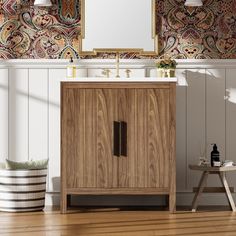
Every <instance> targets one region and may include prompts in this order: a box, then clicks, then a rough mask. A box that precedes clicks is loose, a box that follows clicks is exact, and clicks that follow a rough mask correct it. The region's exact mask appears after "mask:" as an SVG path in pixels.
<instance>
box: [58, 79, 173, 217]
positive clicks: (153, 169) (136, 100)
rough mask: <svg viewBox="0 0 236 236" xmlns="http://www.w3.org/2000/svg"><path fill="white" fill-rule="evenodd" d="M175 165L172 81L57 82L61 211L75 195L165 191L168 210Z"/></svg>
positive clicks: (171, 199) (171, 209)
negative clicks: (71, 196)
mask: <svg viewBox="0 0 236 236" xmlns="http://www.w3.org/2000/svg"><path fill="white" fill-rule="evenodd" d="M117 125H118V126H117ZM122 125H123V126H122ZM117 142H118V143H117ZM117 145H118V146H117ZM122 149H123V150H122ZM117 152H118V153H117ZM175 169H176V167H175V83H168V82H166V83H130V82H129V83H114V82H113V83H81V82H62V84H61V212H62V213H65V212H66V210H67V204H68V203H67V196H68V195H76V194H78V195H83V194H84V195H85V194H86V195H88V194H92V195H108V194H109V195H112V194H119V195H122V194H126V195H136V194H137V195H138V194H140V195H147V194H149V195H150V194H152V195H160V194H163V195H169V208H170V211H171V212H173V211H174V210H175V198H176V197H175V190H176V183H175V182H176V181H175V178H176V177H175V175H176V170H175Z"/></svg>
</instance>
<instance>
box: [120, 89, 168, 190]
mask: <svg viewBox="0 0 236 236" xmlns="http://www.w3.org/2000/svg"><path fill="white" fill-rule="evenodd" d="M118 97H119V101H120V102H119V117H120V119H122V120H125V119H126V121H127V128H128V155H127V157H120V158H119V171H118V175H119V187H127V188H130V187H131V188H132V187H133V188H147V187H150V188H152V187H154V188H155V187H159V188H161V187H162V188H168V187H169V144H170V141H169V128H170V127H169V120H170V117H169V89H126V91H125V92H124V91H123V92H120V93H119V96H118Z"/></svg>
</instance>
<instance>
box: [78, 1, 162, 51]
mask: <svg viewBox="0 0 236 236" xmlns="http://www.w3.org/2000/svg"><path fill="white" fill-rule="evenodd" d="M80 9H81V12H80V14H81V35H80V48H79V54H80V55H96V54H97V53H99V52H106V53H107V52H120V53H121V52H135V53H138V54H140V55H156V54H157V53H158V40H157V35H156V14H155V11H156V0H80Z"/></svg>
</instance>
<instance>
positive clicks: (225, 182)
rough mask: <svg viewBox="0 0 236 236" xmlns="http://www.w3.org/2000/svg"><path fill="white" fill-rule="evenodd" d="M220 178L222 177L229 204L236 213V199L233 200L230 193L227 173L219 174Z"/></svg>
mask: <svg viewBox="0 0 236 236" xmlns="http://www.w3.org/2000/svg"><path fill="white" fill-rule="evenodd" d="M219 176H220V179H221V182H222V184H223V186H224V188H225V193H226V196H227V198H228V201H229V204H230V206H231V208H232V211H233V212H236V208H235V204H234V199H233V197H232V194H231V192H230V189H229V185H228V182H227V180H226V176H225V172H221V173H219Z"/></svg>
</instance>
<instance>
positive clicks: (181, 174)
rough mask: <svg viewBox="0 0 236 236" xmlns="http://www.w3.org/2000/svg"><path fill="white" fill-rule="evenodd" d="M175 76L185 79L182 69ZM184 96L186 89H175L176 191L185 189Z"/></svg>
mask: <svg viewBox="0 0 236 236" xmlns="http://www.w3.org/2000/svg"><path fill="white" fill-rule="evenodd" d="M176 76H177V77H178V78H179V77H180V78H182V77H183V78H184V79H186V71H185V70H183V69H177V70H176ZM186 96H187V87H185V86H177V87H176V160H177V161H176V173H177V174H176V183H177V189H178V191H183V190H185V188H186V173H187V167H186V163H187V162H186V161H187V160H186V158H187V153H186V139H187V136H186V131H187V126H186V123H187V122H186V121H187V120H186V119H187V116H186V114H187V113H186V112H187V110H186V104H187V103H186V102H187V100H186Z"/></svg>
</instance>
